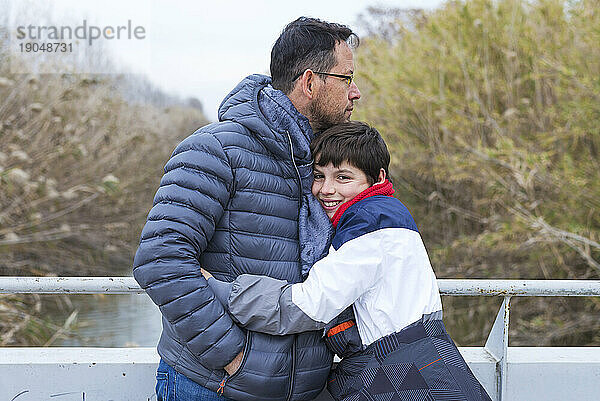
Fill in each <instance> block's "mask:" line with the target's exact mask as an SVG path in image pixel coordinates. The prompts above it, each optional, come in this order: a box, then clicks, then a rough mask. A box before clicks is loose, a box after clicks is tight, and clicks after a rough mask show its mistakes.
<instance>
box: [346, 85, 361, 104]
mask: <svg viewBox="0 0 600 401" xmlns="http://www.w3.org/2000/svg"><path fill="white" fill-rule="evenodd" d="M358 99H360V91H359V90H358V86H357V85H356V82H354V81H353V82H352V83H351V84H350V90H349V91H348V100H352V101H354V100H358Z"/></svg>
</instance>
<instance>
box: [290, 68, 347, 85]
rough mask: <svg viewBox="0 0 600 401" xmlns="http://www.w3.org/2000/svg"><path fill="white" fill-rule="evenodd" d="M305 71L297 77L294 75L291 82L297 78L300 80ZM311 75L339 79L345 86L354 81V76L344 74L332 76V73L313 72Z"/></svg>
mask: <svg viewBox="0 0 600 401" xmlns="http://www.w3.org/2000/svg"><path fill="white" fill-rule="evenodd" d="M305 71H306V70H305ZM305 71H302V72H301V73H299V74H298V75H296V76H295V77H294V78H293V79H292V82H294V81H295V80H297V79H298V78H300V76H302V74H304V72H305ZM313 74H319V75H326V76H328V77H335V78H341V79H343V80H344V81H345V82H346V85H348V86H350V85H351V84H352V81H354V74H350V75H344V74H334V73H331V72H321V71H313Z"/></svg>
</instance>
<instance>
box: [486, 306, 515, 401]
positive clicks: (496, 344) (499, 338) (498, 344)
mask: <svg viewBox="0 0 600 401" xmlns="http://www.w3.org/2000/svg"><path fill="white" fill-rule="evenodd" d="M509 312H510V297H504V301H503V302H502V306H501V307H500V310H499V311H498V314H497V315H496V320H495V321H494V325H493V326H492V330H490V334H489V336H488V338H487V341H486V342H485V349H486V351H487V352H489V353H490V354H491V355H492V357H493V358H494V359H495V360H496V400H497V401H507V400H506V397H505V394H506V370H507V360H508V358H507V354H508V319H509Z"/></svg>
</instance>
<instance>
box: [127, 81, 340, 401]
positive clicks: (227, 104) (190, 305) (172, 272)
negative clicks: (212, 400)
mask: <svg viewBox="0 0 600 401" xmlns="http://www.w3.org/2000/svg"><path fill="white" fill-rule="evenodd" d="M219 120H220V122H218V123H214V124H210V125H207V126H205V127H202V128H200V129H198V130H197V131H196V132H194V133H193V134H192V135H191V136H189V137H188V138H187V139H185V140H184V141H182V142H181V143H180V144H179V145H178V146H177V148H176V149H175V151H174V152H173V155H172V157H171V159H170V160H169V161H168V162H167V164H166V166H165V174H164V176H163V177H162V180H161V183H160V187H159V189H158V191H157V193H156V196H155V198H154V206H153V207H152V209H151V210H150V213H149V215H148V219H147V222H146V225H145V226H144V229H143V231H142V234H141V240H140V245H139V248H138V251H137V253H136V255H135V260H134V271H133V274H134V277H135V279H136V280H137V281H138V283H139V284H140V285H141V287H142V288H144V289H145V290H146V292H147V293H148V295H149V296H150V298H152V300H153V301H154V303H156V304H157V305H158V306H159V307H160V310H161V313H162V315H163V333H162V336H161V339H160V342H159V344H158V353H159V354H160V356H161V358H163V360H164V361H165V362H167V363H168V364H169V365H171V366H172V367H173V368H175V370H177V371H178V372H181V373H183V374H184V375H186V376H187V377H189V378H191V379H192V380H194V381H196V382H197V383H199V384H200V385H202V386H204V387H206V388H209V389H211V390H213V391H216V390H217V389H219V387H220V385H221V386H222V387H223V390H224V393H223V395H224V396H226V397H230V398H233V399H236V400H240V401H246V400H248V401H259V400H260V401H269V400H272V401H284V400H310V399H313V398H315V397H316V396H317V395H318V394H319V392H320V391H321V390H322V389H323V388H324V386H325V382H326V379H327V374H328V372H329V369H330V367H331V362H332V355H331V353H330V352H329V351H328V350H327V348H326V347H325V344H324V342H323V341H322V339H321V332H315V331H313V332H307V333H302V334H297V335H287V336H270V335H267V334H261V333H256V332H250V331H248V332H246V331H245V330H244V329H241V328H239V327H238V326H236V325H235V323H234V322H233V321H232V320H231V318H230V316H229V315H228V314H227V313H226V312H225V311H224V309H223V306H222V305H221V303H220V302H219V301H218V300H217V299H215V296H214V293H213V291H212V290H211V289H210V287H208V285H207V282H206V280H205V279H204V278H203V277H202V275H201V274H200V267H203V268H205V269H206V270H208V271H210V272H211V273H212V274H213V275H214V276H215V277H216V278H217V279H219V280H224V281H233V280H234V279H235V278H236V277H237V276H238V275H240V274H243V273H248V274H259V275H267V276H270V277H273V278H277V279H282V280H287V281H288V282H290V283H296V282H299V281H301V280H302V269H301V264H300V261H299V253H300V249H299V245H298V219H299V217H298V215H299V209H300V203H301V201H300V199H301V197H302V193H303V189H302V185H301V180H302V178H303V177H301V175H306V171H310V168H306V167H307V166H310V154H309V151H308V143H309V142H310V139H311V137H312V131H311V128H310V125H309V122H308V120H307V119H306V117H304V116H302V115H301V114H300V113H299V112H298V111H297V110H296V109H295V108H294V106H293V105H292V103H291V101H290V100H289V99H288V98H287V97H286V96H285V95H284V94H283V93H282V92H280V91H277V90H275V89H273V88H272V87H271V86H270V78H269V77H266V76H262V75H251V76H249V77H247V78H246V79H244V80H243V81H242V82H241V83H240V84H239V85H238V86H237V87H236V88H235V89H234V90H233V91H232V92H231V93H230V94H229V95H228V96H227V97H226V98H225V100H224V101H223V103H222V104H221V107H220V109H219ZM304 179H305V180H308V179H310V177H309V176H308V175H307V176H306V177H304ZM304 188H305V189H304V192H306V190H307V189H306V188H310V185H304ZM304 195H306V194H304ZM314 235H315V236H319V235H321V234H320V233H315V234H314ZM323 235H325V234H323ZM250 307H251V306H250ZM242 350H243V351H244V358H243V362H242V365H241V367H240V368H239V370H238V371H237V372H236V373H235V374H234V375H232V376H231V377H228V376H227V375H226V373H225V371H224V370H223V367H224V366H225V365H226V364H227V363H228V362H230V361H231V360H233V358H234V357H235V356H236V355H237V354H238V353H239V352H240V351H242ZM224 379H225V380H224ZM223 384H224V385H223Z"/></svg>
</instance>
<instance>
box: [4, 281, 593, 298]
mask: <svg viewBox="0 0 600 401" xmlns="http://www.w3.org/2000/svg"><path fill="white" fill-rule="evenodd" d="M438 286H439V288H440V293H441V294H442V295H453V296H501V297H513V296H514V297H519V296H527V297H529V296H533V297H544V296H563V297H564V296H566V297H594V296H600V281H598V280H473V279H469V280H455V279H438ZM2 293H5V294H6V293H11V294H133V293H137V294H142V293H144V290H142V289H141V288H140V286H139V285H138V283H137V282H136V281H135V279H134V278H133V277H0V294H2Z"/></svg>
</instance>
